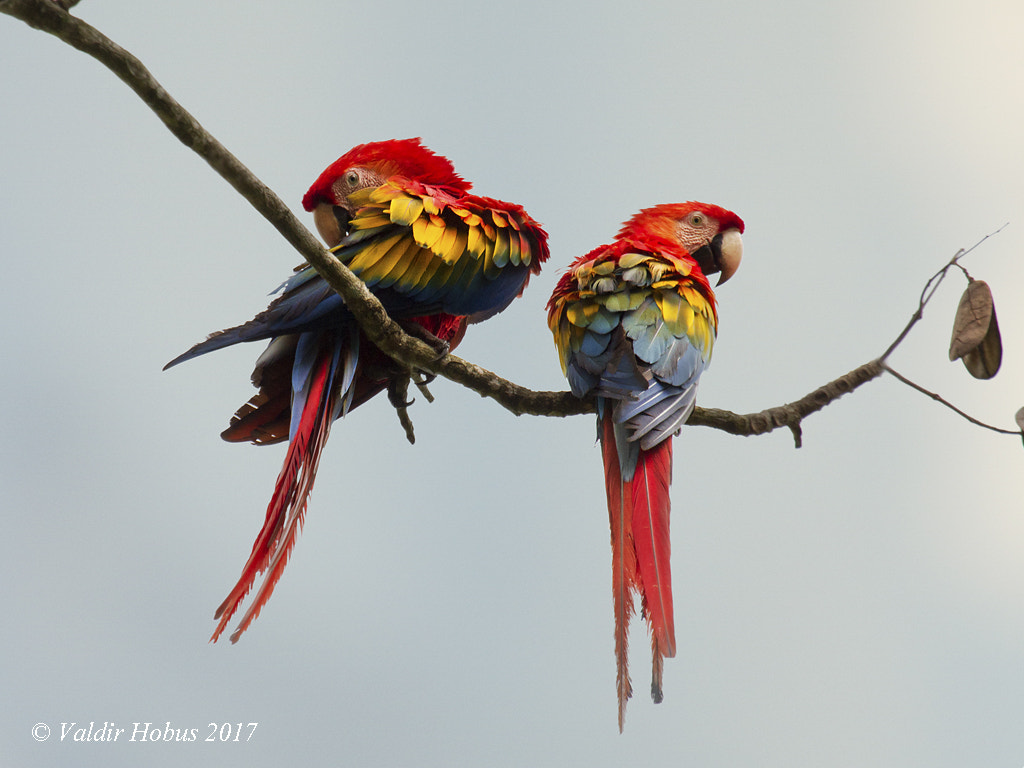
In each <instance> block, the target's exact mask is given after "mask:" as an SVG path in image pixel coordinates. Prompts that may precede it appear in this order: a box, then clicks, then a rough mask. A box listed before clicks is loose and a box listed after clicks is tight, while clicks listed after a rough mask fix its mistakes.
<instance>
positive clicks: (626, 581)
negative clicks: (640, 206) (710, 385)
mask: <svg viewBox="0 0 1024 768" xmlns="http://www.w3.org/2000/svg"><path fill="white" fill-rule="evenodd" d="M742 232H743V222H742V221H741V220H740V218H739V217H738V216H737V215H736V214H734V213H732V212H730V211H727V210H725V209H724V208H719V207H718V206H715V205H707V204H704V203H695V202H690V203H673V204H666V205H658V206H655V207H653V208H647V209H645V210H642V211H640V212H639V213H638V214H636V215H635V216H633V217H632V218H631V219H629V221H627V222H626V223H625V224H624V225H623V227H622V229H621V231H620V232H619V234H618V236H617V237H616V239H615V241H614V242H613V243H611V244H610V245H602V246H600V247H598V248H595V249H594V250H593V251H591V252H590V253H588V254H586V255H584V256H581V257H580V258H578V259H576V261H574V262H573V263H572V264H571V265H570V266H569V269H568V271H567V272H566V273H565V274H564V275H562V277H561V279H560V280H559V281H558V284H557V285H556V286H555V290H554V293H552V295H551V299H550V301H549V302H548V325H549V326H550V328H551V332H552V333H553V334H554V338H555V346H556V347H557V348H558V354H559V358H560V360H561V363H562V372H563V373H564V374H565V375H566V377H567V378H568V380H569V386H570V388H571V389H572V392H573V393H574V394H575V395H577V396H578V397H583V396H585V395H588V394H592V395H595V396H596V401H597V423H598V439H599V440H600V443H601V451H602V456H603V459H604V471H605V490H606V495H607V499H608V516H609V521H610V523H611V540H612V592H613V603H614V610H615V656H616V659H617V674H616V689H617V692H618V701H619V730H620V731H621V730H622V726H623V721H624V718H625V711H626V701H627V700H628V699H629V697H630V696H631V695H632V685H631V683H630V679H629V671H628V667H627V632H628V628H629V620H630V617H631V616H632V615H633V593H634V592H637V593H639V595H640V598H641V609H642V612H643V615H644V616H645V618H646V619H647V623H648V625H649V628H650V632H651V648H652V654H653V674H652V680H651V696H652V698H653V699H654V701H655V702H660V701H661V699H662V665H663V659H664V657H666V656H669V657H671V656H673V655H675V629H674V625H673V619H672V580H671V572H670V569H669V484H670V482H671V479H672V440H671V438H672V436H673V435H674V434H676V433H678V431H679V429H680V427H681V426H682V425H683V423H684V422H685V421H686V420H687V419H688V418H689V416H690V413H691V412H692V411H693V407H694V403H695V401H696V396H697V382H698V380H699V379H700V375H701V373H702V372H703V371H704V368H705V367H706V366H707V364H708V362H709V361H710V359H711V349H712V347H713V346H714V343H715V335H716V333H717V331H718V311H717V308H716V306H715V295H714V292H713V291H712V290H711V286H710V284H709V283H708V278H707V276H708V275H711V274H713V273H715V272H720V273H721V277H720V279H719V281H718V284H719V285H720V284H721V283H724V282H725V281H726V280H728V279H729V278H730V277H731V276H732V275H733V273H734V272H735V271H736V269H737V267H738V266H739V262H740V258H741V256H742V253H743V241H742V238H741V236H740V234H741V233H742Z"/></svg>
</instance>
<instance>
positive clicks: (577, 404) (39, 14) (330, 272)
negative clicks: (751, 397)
mask: <svg viewBox="0 0 1024 768" xmlns="http://www.w3.org/2000/svg"><path fill="white" fill-rule="evenodd" d="M76 3H77V0H0V12H2V13H5V14H7V15H9V16H13V17H15V18H17V19H20V20H22V21H24V22H25V23H26V24H28V25H29V26H31V27H34V28H36V29H40V30H42V31H44V32H47V33H49V34H51V35H54V36H55V37H57V38H59V39H60V40H63V41H64V42H65V43H67V44H68V45H71V46H73V47H75V48H77V49H78V50H80V51H82V52H84V53H86V54H88V55H90V56H92V57H93V58H95V59H96V60H97V61H99V62H100V63H102V64H103V65H104V66H106V67H107V68H108V69H110V70H111V71H112V72H113V73H114V74H115V75H117V76H118V77H119V78H120V79H121V80H123V81H124V82H125V83H126V84H127V85H128V87H130V88H131V89H132V90H133V91H135V93H136V94H138V96H139V98H141V99H142V100H143V101H144V102H145V103H146V104H147V105H148V106H149V107H150V109H152V110H153V112H154V113H155V114H156V115H157V117H159V118H160V120H162V121H163V123H164V124H165V125H166V126H167V128H168V130H170V131H171V133H173V134H174V135H175V136H176V137H177V138H178V139H179V141H181V142H182V143H183V144H184V145H185V146H187V147H188V148H189V149H191V150H192V151H194V152H195V153H196V154H198V155H199V156H200V157H202V158H203V159H204V160H205V161H206V162H207V163H209V165H210V166H211V167H212V168H213V169H214V170H215V171H216V172H217V173H218V174H219V175H220V176H221V177H222V178H223V179H224V180H225V181H227V182H228V183H229V184H230V185H231V186H232V187H234V189H235V190H237V191H238V193H239V194H241V195H242V196H243V197H244V198H245V199H246V200H248V201H249V203H250V204H251V205H252V206H253V208H255V209H256V210H257V211H258V212H259V213H260V214H261V215H262V216H263V217H264V218H265V219H267V221H269V222H270V223H271V224H272V225H273V226H274V228H275V229H277V231H278V232H280V233H281V235H282V236H283V237H284V238H285V240H287V241H288V242H289V243H290V244H291V245H292V247H294V248H295V249H296V250H297V251H298V252H299V254H301V255H302V256H303V257H304V258H305V259H306V261H308V262H309V263H310V264H311V265H312V266H313V267H314V268H315V269H316V270H317V272H318V273H319V274H320V275H321V276H322V277H323V278H324V280H326V281H327V283H328V284H329V285H330V286H331V288H333V289H334V290H335V291H337V292H338V293H339V294H340V295H341V296H342V298H343V299H344V300H345V303H346V305H347V306H348V308H349V309H350V310H351V311H352V314H353V315H354V316H355V318H356V320H357V322H358V323H359V325H360V326H361V327H362V329H363V331H364V332H365V333H366V335H367V336H368V337H369V338H370V340H371V341H372V342H373V343H374V344H376V345H377V346H378V347H380V349H381V350H382V351H384V352H385V353H386V354H388V355H390V356H391V357H393V358H394V359H395V360H397V361H399V362H400V363H402V364H403V365H405V366H407V367H409V368H410V369H412V370H416V369H419V370H424V371H429V372H431V373H436V374H439V375H441V376H444V377H445V378H447V379H449V380H451V381H454V382H456V383H458V384H461V385H463V386H465V387H468V388H469V389H472V390H473V391H474V392H477V393H479V394H480V395H482V396H485V397H490V398H492V399H494V400H495V401H496V402H497V403H499V404H500V405H501V406H502V407H504V408H506V409H507V410H509V411H511V412H512V413H514V414H516V415H521V414H530V415H536V416H573V415H577V414H582V413H592V412H594V401H593V399H592V398H586V399H582V400H581V399H578V398H576V397H574V396H573V395H572V394H571V393H569V392H535V391H533V390H530V389H527V388H526V387H522V386H520V385H518V384H515V383H513V382H511V381H508V380H506V379H503V378H501V377H500V376H497V375H495V374H494V373H491V372H490V371H487V370H485V369H484V368H481V367H480V366H478V365H474V364H473V363H470V362H467V361H465V360H462V359H460V358H458V357H455V356H453V355H445V356H444V357H442V358H440V359H438V358H437V357H436V353H435V350H433V349H431V348H430V347H429V346H428V345H426V344H424V343H423V342H422V341H419V340H417V339H415V338H413V337H411V336H409V335H407V334H405V333H404V332H403V331H402V329H401V328H400V327H399V326H398V324H397V323H395V322H394V321H393V320H391V318H390V317H389V316H388V314H387V312H386V311H385V310H384V308H383V307H382V306H381V304H380V302H379V301H377V299H376V297H375V296H374V295H373V294H372V293H370V291H369V289H368V288H367V287H366V285H365V284H364V283H363V282H362V281H361V280H359V279H358V278H357V277H355V275H353V274H352V272H351V271H349V269H348V268H347V267H345V265H344V264H342V263H341V262H340V261H339V260H338V259H337V258H335V257H334V255H333V254H331V253H330V252H328V251H327V250H326V249H325V248H324V247H323V246H322V245H321V244H320V242H319V241H318V240H317V239H316V238H315V237H314V236H313V235H312V234H311V233H310V232H309V230H307V229H306V228H305V227H304V226H303V225H302V223H301V222H299V220H298V219H297V218H296V217H295V216H294V215H293V214H292V212H291V210H290V209H289V208H288V206H286V205H285V204H284V202H283V201H282V200H281V199H280V198H279V197H278V196H277V195H276V194H275V193H274V192H273V191H272V190H271V189H270V188H269V187H267V186H266V185H265V184H263V182H261V181H260V180H259V179H258V178H257V177H256V176H255V175H254V174H253V173H252V172H251V171H250V170H249V169H248V168H246V167H245V165H243V164H242V163H241V161H239V160H238V158H236V157H235V156H234V155H233V154H231V152H229V151H228V150H227V148H226V147H224V145H222V144H221V143H220V142H219V141H217V139H215V138H214V137H213V136H212V135H210V133H209V132H207V131H206V129H204V128H203V126H202V125H200V123H199V121H198V120H196V119H195V117H193V116H192V115H191V114H190V113H189V112H188V111H187V110H186V109H185V108H184V107H182V106H181V104H179V103H178V102H177V101H176V100H175V99H174V98H173V97H171V95H170V94H169V93H167V91H166V90H165V89H164V88H163V86H161V85H160V83H159V82H157V80H156V78H154V77H153V75H152V74H151V73H150V72H149V70H148V69H146V67H145V65H143V63H142V62H141V61H139V59H137V58H136V57H135V56H133V55H132V54H131V53H129V52H128V51H126V50H125V49H124V48H122V47H121V46H119V45H117V44H116V43H114V42H113V41H112V40H110V39H109V38H108V37H106V36H105V35H104V34H102V33H101V32H100V31H98V30H97V29H95V28H94V27H92V26H90V25H89V24H87V23H86V22H84V21H82V20H81V19H79V18H77V17H75V16H72V15H71V14H70V13H68V11H67V10H66V9H67V8H70V7H72V6H73V5H75V4H76ZM958 255H959V254H958ZM955 260H956V258H954V262H955ZM947 268H948V266H947ZM943 274H944V273H943ZM936 277H938V276H936ZM934 279H935V278H933V280H934ZM926 302H927V299H924V298H923V299H922V302H921V306H920V307H919V310H918V312H917V313H916V314H915V316H914V318H912V319H911V322H910V323H909V324H908V326H907V328H906V329H904V331H903V333H902V334H901V335H900V337H899V338H898V339H897V341H896V342H894V343H893V345H892V346H891V347H890V348H889V350H887V351H886V353H885V354H884V355H883V356H882V358H881V359H879V360H874V361H872V362H870V363H866V364H864V365H862V366H860V367H859V368H856V369H854V370H853V371H850V372H849V373H847V374H845V375H843V376H840V377H839V378H837V379H835V380H834V381H831V382H829V383H827V384H824V385H822V386H821V387H819V388H817V389H816V390H814V391H813V392H811V393H810V394H808V395H805V396H804V397H802V398H800V399H799V400H796V401H794V402H792V403H788V404H786V405H781V406H778V407H775V408H768V409H767V410H764V411H761V412H759V413H751V414H745V415H743V414H735V413H731V412H730V411H724V410H719V409H705V408H697V409H696V410H695V411H694V413H693V414H692V415H691V417H690V419H689V422H688V423H689V424H691V425H697V426H705V427H712V428H714V429H720V430H723V431H725V432H729V433H730V434H734V435H761V434H765V433H767V432H771V431H773V430H775V429H778V428H779V427H788V428H789V429H790V430H791V431H792V432H793V435H794V438H795V440H796V445H797V447H799V446H800V442H801V431H800V423H801V421H802V420H803V419H804V418H805V417H807V416H809V415H811V414H812V413H815V412H817V411H819V410H821V409H822V408H824V407H825V406H827V405H828V404H829V403H831V402H833V401H834V400H836V399H837V398H839V397H841V396H842V395H844V394H846V393H848V392H851V391H853V390H854V389H856V388H857V387H859V386H860V385H862V384H864V383H866V382H868V381H871V380H873V379H875V378H877V377H878V376H879V375H880V374H881V372H882V370H883V366H884V363H883V361H884V359H885V358H886V357H887V356H888V355H889V353H890V352H891V351H892V350H893V349H895V347H896V346H897V345H898V344H899V342H900V341H902V340H903V338H904V337H905V336H906V334H907V333H908V332H909V331H910V328H911V327H912V326H913V325H914V324H915V323H916V322H917V321H918V320H919V319H920V314H921V311H922V310H923V308H924V304H925V303H926Z"/></svg>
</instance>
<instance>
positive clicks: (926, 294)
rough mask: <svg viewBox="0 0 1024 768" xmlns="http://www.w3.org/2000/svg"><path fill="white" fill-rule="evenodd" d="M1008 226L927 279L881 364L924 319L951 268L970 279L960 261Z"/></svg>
mask: <svg viewBox="0 0 1024 768" xmlns="http://www.w3.org/2000/svg"><path fill="white" fill-rule="evenodd" d="M1008 225H1009V224H1008V223H1007V224H1003V226H1001V227H999V229H997V230H995V231H994V232H989V233H988V234H987V235H985V236H984V237H983V238H981V240H979V241H978V242H976V243H975V244H974V245H972V246H971V247H970V248H961V249H960V250H959V251H957V252H956V253H955V254H953V258H952V259H950V260H949V261H948V262H946V265H945V266H944V267H943V268H942V269H940V270H939V271H938V272H936V273H935V274H934V275H932V276H931V277H930V278H928V282H926V283H925V284H924V288H923V289H922V290H921V298H920V299H918V303H917V309H916V310H915V311H914V314H913V315H912V316H911V318H910V322H909V323H907V325H906V327H905V328H904V329H903V330H902V331H900V335H899V336H897V337H896V340H895V341H894V342H893V343H892V344H890V345H889V348H888V349H886V350H885V352H883V353H882V356H881V357H880V358H879V359H880V360H881V361H882V362H885V361H886V360H888V359H889V356H890V355H891V354H892V353H893V352H894V351H895V350H896V347H898V346H899V345H900V344H901V343H902V342H903V340H904V339H905V338H907V336H908V334H909V333H910V329H911V328H913V327H914V326H915V325H917V323H918V321H919V320H921V318H923V317H924V308H925V306H927V304H928V302H929V301H931V300H932V296H934V295H935V292H936V291H937V290H938V289H939V286H940V285H941V284H942V281H943V280H945V279H946V274H947V273H948V272H949V270H950V269H951V268H952V267H959V268H960V269H961V270H962V271H963V273H964V275H966V276H967V278H968V279H970V274H968V272H967V270H966V269H964V267H963V266H962V265H961V264H960V259H962V258H963V257H964V256H966V255H967V254H969V253H970V252H971V251H973V250H974V249H975V248H977V247H978V246H979V245H981V244H982V243H984V242H985V241H986V240H988V239H989V238H990V237H992V236H993V235H998V234H999V233H1000V232H1002V231H1003V230H1004V229H1006V227H1007V226H1008Z"/></svg>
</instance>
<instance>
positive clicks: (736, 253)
mask: <svg viewBox="0 0 1024 768" xmlns="http://www.w3.org/2000/svg"><path fill="white" fill-rule="evenodd" d="M714 242H715V243H717V244H718V259H717V262H718V271H719V272H721V275H720V276H719V278H718V283H717V285H721V284H722V283H724V282H725V281H726V280H728V279H729V278H730V277H732V276H733V275H735V274H736V270H737V269H739V268H740V261H742V260H743V237H742V235H740V231H739V230H738V229H736V228H735V227H733V228H732V229H727V230H725V232H721V233H719V235H718V237H716V238H715V240H714Z"/></svg>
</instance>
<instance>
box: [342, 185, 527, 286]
mask: <svg viewBox="0 0 1024 768" xmlns="http://www.w3.org/2000/svg"><path fill="white" fill-rule="evenodd" d="M349 199H350V202H351V203H352V204H353V205H355V206H356V213H355V215H354V216H353V217H352V220H351V230H352V232H351V234H350V235H349V237H348V238H346V240H345V241H344V242H343V243H342V245H341V247H340V248H339V249H338V254H339V256H341V257H342V258H343V259H345V260H346V262H347V264H348V266H349V267H350V268H351V269H352V270H353V271H354V272H356V273H357V274H358V275H359V276H360V277H361V278H362V279H363V280H365V281H367V282H368V283H374V282H378V281H383V282H385V284H391V283H393V282H395V281H398V282H400V283H402V284H405V285H416V284H420V283H421V282H422V283H424V284H425V283H427V282H436V281H437V280H439V279H440V280H441V281H442V282H447V280H448V279H449V278H453V279H454V277H457V276H458V275H460V274H464V270H469V272H471V273H476V272H480V271H482V272H483V274H484V275H485V276H486V277H487V278H488V279H494V278H495V277H496V276H497V275H498V273H499V272H500V271H501V270H502V269H503V268H504V267H506V266H509V265H512V266H520V265H525V266H532V267H534V269H536V268H537V262H538V258H539V257H540V255H541V248H542V241H541V240H540V237H542V236H543V233H542V231H541V230H540V229H539V227H537V226H536V223H535V222H533V221H532V220H531V219H529V217H528V216H527V215H526V214H525V212H523V211H521V210H504V209H499V208H498V207H491V204H495V205H504V204H498V203H497V201H492V200H489V199H487V198H475V197H466V198H460V199H455V198H447V197H446V196H445V195H443V193H440V192H438V191H437V190H432V189H430V188H427V187H423V186H412V187H406V186H403V185H400V184H399V183H396V182H394V181H389V182H386V183H384V184H382V185H381V186H379V187H370V188H367V189H363V190H360V191H358V192H356V193H354V194H352V195H351V197H350V198H349ZM346 257H348V258H346ZM465 259H468V260H469V262H470V263H463V260H465ZM399 271H400V273H399ZM439 273H440V274H439Z"/></svg>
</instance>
